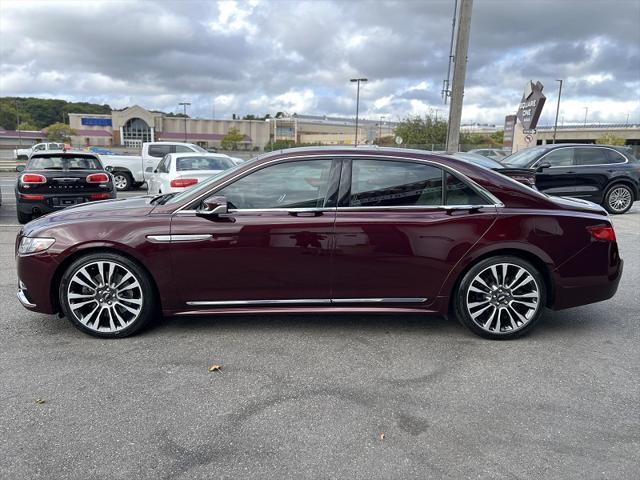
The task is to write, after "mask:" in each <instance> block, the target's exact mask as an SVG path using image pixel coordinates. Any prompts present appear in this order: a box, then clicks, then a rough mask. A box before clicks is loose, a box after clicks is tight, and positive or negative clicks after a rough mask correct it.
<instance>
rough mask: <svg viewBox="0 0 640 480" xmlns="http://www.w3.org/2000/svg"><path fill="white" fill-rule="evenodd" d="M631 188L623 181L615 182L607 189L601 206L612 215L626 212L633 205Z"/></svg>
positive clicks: (633, 197) (633, 198)
mask: <svg viewBox="0 0 640 480" xmlns="http://www.w3.org/2000/svg"><path fill="white" fill-rule="evenodd" d="M634 200H635V196H634V194H633V190H632V189H631V187H629V186H628V185H625V184H624V183H616V184H614V185H611V186H610V187H609V188H608V189H607V193H605V194H604V201H603V202H602V206H603V207H604V208H605V209H606V210H607V212H609V213H611V214H612V215H621V214H623V213H627V212H628V211H629V209H630V208H631V207H632V206H633V201H634Z"/></svg>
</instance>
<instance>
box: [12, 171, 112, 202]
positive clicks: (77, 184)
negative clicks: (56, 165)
mask: <svg viewBox="0 0 640 480" xmlns="http://www.w3.org/2000/svg"><path fill="white" fill-rule="evenodd" d="M31 174H33V175H42V176H43V177H45V178H46V179H47V181H46V183H30V184H27V185H25V184H23V183H22V182H19V183H18V192H19V193H20V194H23V195H44V196H45V198H44V200H45V202H46V203H48V204H49V205H51V206H52V207H66V206H69V205H76V204H79V203H84V202H89V201H92V200H104V199H105V198H110V197H107V196H106V194H111V192H112V184H111V181H109V182H105V183H89V182H87V177H88V176H89V175H92V174H104V172H102V171H99V170H98V171H96V170H28V171H25V172H24V173H23V175H31ZM97 194H101V195H97Z"/></svg>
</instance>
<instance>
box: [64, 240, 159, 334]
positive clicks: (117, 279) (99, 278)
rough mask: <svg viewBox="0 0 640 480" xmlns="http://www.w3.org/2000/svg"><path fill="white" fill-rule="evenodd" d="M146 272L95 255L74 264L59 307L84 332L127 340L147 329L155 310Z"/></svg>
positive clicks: (123, 261)
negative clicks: (126, 338)
mask: <svg viewBox="0 0 640 480" xmlns="http://www.w3.org/2000/svg"><path fill="white" fill-rule="evenodd" d="M154 297H155V295H154V289H153V286H152V284H151V281H150V280H149V278H148V275H147V274H146V272H145V271H144V270H143V269H142V268H140V267H139V266H138V265H137V264H136V263H134V262H132V261H131V260H129V259H128V258H126V257H123V256H121V255H118V254H114V253H107V252H104V253H94V254H90V255H87V256H85V257H82V258H80V259H78V260H76V261H75V262H73V263H72V264H71V265H70V266H69V268H67V270H66V271H65V273H64V274H63V276H62V279H61V282H60V291H59V298H60V305H61V307H62V311H63V313H64V314H65V316H66V317H67V318H68V319H69V320H70V321H71V323H73V325H74V326H75V327H76V328H78V329H80V330H81V331H83V332H85V333H88V334H90V335H93V336H96V337H102V338H116V337H126V336H128V335H131V334H133V333H135V332H137V331H138V330H140V329H141V328H142V327H144V326H145V325H146V324H147V323H148V322H149V321H150V320H151V318H153V316H154V314H155V311H156V308H155V305H156V302H155V298H154Z"/></svg>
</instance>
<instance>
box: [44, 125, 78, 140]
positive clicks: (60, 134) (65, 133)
mask: <svg viewBox="0 0 640 480" xmlns="http://www.w3.org/2000/svg"><path fill="white" fill-rule="evenodd" d="M44 133H46V134H47V140H49V141H51V142H70V141H71V135H75V134H76V132H75V131H74V130H73V129H72V128H71V127H70V126H69V125H67V124H65V123H54V124H51V125H49V126H48V127H47V128H45V129H44Z"/></svg>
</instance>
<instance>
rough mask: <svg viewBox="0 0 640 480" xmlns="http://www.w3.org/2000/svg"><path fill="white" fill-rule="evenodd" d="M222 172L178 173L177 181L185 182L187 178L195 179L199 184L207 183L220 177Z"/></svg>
mask: <svg viewBox="0 0 640 480" xmlns="http://www.w3.org/2000/svg"><path fill="white" fill-rule="evenodd" d="M221 171H222V170H186V171H179V172H177V174H178V176H177V177H176V179H180V180H184V179H187V178H195V179H196V180H198V183H200V182H203V181H205V180H206V179H208V178H210V177H213V176H214V175H218V174H219V173H220V172H221Z"/></svg>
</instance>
